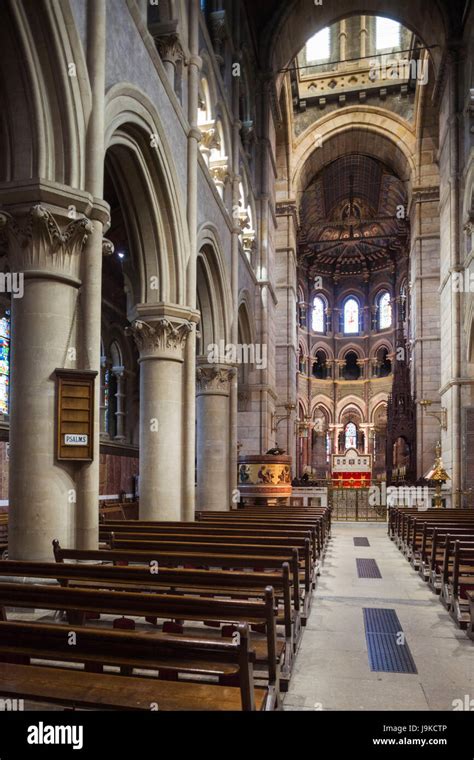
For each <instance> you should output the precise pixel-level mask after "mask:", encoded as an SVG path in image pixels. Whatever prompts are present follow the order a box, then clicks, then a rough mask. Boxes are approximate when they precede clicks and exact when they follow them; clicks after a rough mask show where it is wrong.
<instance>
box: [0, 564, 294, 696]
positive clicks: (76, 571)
mask: <svg viewBox="0 0 474 760" xmlns="http://www.w3.org/2000/svg"><path fill="white" fill-rule="evenodd" d="M0 576H3V577H4V578H5V579H6V580H9V579H11V578H13V577H21V578H34V579H36V580H37V581H38V582H41V581H43V580H44V579H54V580H56V581H58V582H59V583H61V584H62V585H63V586H67V587H70V588H73V587H77V588H107V589H110V590H116V591H117V590H118V591H122V590H127V589H142V590H144V591H158V592H160V593H163V592H167V593H172V594H186V595H195V596H197V597H198V598H199V596H207V597H209V596H214V597H230V598H231V599H232V598H233V599H255V598H257V599H261V598H262V597H263V596H264V594H265V588H266V587H267V586H272V588H273V589H274V593H275V600H276V601H280V602H281V605H280V607H279V610H278V612H279V616H278V617H277V624H280V625H283V626H284V632H285V638H286V645H285V651H284V659H283V662H282V664H281V681H282V690H283V691H286V690H287V688H288V684H289V681H290V677H291V671H292V665H293V655H294V653H295V652H296V651H297V648H298V645H299V643H300V640H301V626H300V623H299V620H298V617H297V616H296V614H295V611H294V610H293V606H292V600H291V585H290V570H289V566H288V563H284V564H283V565H282V567H281V570H280V571H274V572H271V573H268V572H267V573H255V572H252V573H248V572H236V571H228V570H215V571H212V570H194V569H193V570H186V569H182V568H179V569H178V568H165V567H161V568H159V572H158V573H155V572H153V573H152V572H150V569H149V568H147V567H143V566H127V567H123V566H121V565H111V564H101V565H98V564H84V563H79V564H75V563H74V564H73V563H64V562H25V561H18V560H6V561H3V562H0ZM40 579H41V580H40Z"/></svg>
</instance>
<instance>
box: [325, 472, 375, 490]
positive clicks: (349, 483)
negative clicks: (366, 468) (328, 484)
mask: <svg viewBox="0 0 474 760" xmlns="http://www.w3.org/2000/svg"><path fill="white" fill-rule="evenodd" d="M370 481H371V478H370V473H369V472H333V474H332V484H333V486H334V488H368V487H369V486H370Z"/></svg>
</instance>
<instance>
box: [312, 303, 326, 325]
mask: <svg viewBox="0 0 474 760" xmlns="http://www.w3.org/2000/svg"><path fill="white" fill-rule="evenodd" d="M325 317H326V304H325V302H324V299H323V298H321V296H315V298H314V299H313V313H312V317H311V327H312V329H313V332H318V333H324V332H326V329H325V327H326V325H325V321H326V320H325Z"/></svg>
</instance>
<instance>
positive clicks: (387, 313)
mask: <svg viewBox="0 0 474 760" xmlns="http://www.w3.org/2000/svg"><path fill="white" fill-rule="evenodd" d="M377 316H378V328H379V330H387V329H388V328H389V327H391V326H392V302H391V300H390V293H389V292H388V291H387V290H385V291H384V292H383V293H381V294H380V295H379V297H378V299H377Z"/></svg>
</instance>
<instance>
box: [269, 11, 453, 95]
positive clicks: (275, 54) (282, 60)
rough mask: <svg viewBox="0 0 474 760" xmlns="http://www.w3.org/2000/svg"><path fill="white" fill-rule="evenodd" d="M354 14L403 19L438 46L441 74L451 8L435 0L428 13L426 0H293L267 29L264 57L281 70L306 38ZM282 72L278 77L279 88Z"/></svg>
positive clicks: (436, 65)
mask: <svg viewBox="0 0 474 760" xmlns="http://www.w3.org/2000/svg"><path fill="white" fill-rule="evenodd" d="M354 15H367V16H385V17H388V18H392V19H393V20H395V21H398V22H400V23H401V24H403V26H406V27H407V29H410V30H411V31H413V32H415V33H416V34H417V35H418V36H419V37H420V39H421V40H422V41H423V42H424V44H426V45H429V46H435V47H433V49H432V50H431V51H430V55H431V58H432V62H433V66H434V70H435V74H436V75H438V73H439V71H440V68H441V65H442V60H443V48H444V46H445V41H446V38H447V37H448V36H449V33H450V29H449V25H448V21H447V9H446V8H445V7H443V4H442V3H441V2H439V1H438V0H433V2H432V3H431V5H430V12H429V13H427V12H426V3H425V2H424V0H411V1H410V0H403V2H399V1H398V0H389V2H386V3H384V7H383V9H381V7H380V0H363V2H361V4H360V7H359V8H357V9H354V3H353V1H352V0H339V2H338V3H337V4H332V3H324V4H321V5H320V4H318V5H315V4H314V3H308V2H307V1H306V0H290V1H289V2H287V3H284V4H282V5H281V6H280V8H279V10H278V11H277V12H276V13H275V14H274V15H273V17H272V18H271V19H270V21H269V23H268V24H267V26H266V28H265V32H264V35H263V44H262V51H261V57H262V62H263V63H264V64H265V65H266V66H267V67H268V68H269V69H270V70H272V71H274V72H281V71H282V70H284V69H285V68H286V67H287V66H288V65H289V63H290V62H291V61H292V60H293V58H294V57H295V56H296V54H297V53H298V52H299V51H300V50H301V48H302V47H303V45H304V44H305V42H306V40H307V39H309V37H311V36H312V35H313V34H315V33H316V32H318V31H319V30H321V29H323V28H324V27H326V26H330V25H331V24H334V23H336V22H337V21H341V20H342V19H344V18H348V17H350V16H354ZM281 79H282V75H280V77H278V78H277V88H278V89H279V85H280V84H281Z"/></svg>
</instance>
